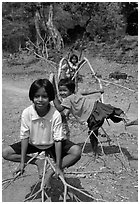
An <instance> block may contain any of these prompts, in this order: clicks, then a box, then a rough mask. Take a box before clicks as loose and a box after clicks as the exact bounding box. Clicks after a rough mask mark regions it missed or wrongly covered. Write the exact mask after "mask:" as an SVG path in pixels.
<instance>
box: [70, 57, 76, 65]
mask: <svg viewBox="0 0 140 204" xmlns="http://www.w3.org/2000/svg"><path fill="white" fill-rule="evenodd" d="M71 62H72V63H73V64H76V63H77V58H76V57H75V56H74V57H72V59H71Z"/></svg>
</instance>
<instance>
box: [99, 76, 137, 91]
mask: <svg viewBox="0 0 140 204" xmlns="http://www.w3.org/2000/svg"><path fill="white" fill-rule="evenodd" d="M101 81H103V82H105V83H109V84H113V85H115V86H119V87H121V88H124V89H127V90H129V91H132V92H134V93H137V92H136V91H135V90H132V89H129V88H127V87H125V86H122V85H120V84H116V83H114V82H111V81H107V80H104V79H101Z"/></svg>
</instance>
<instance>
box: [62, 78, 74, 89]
mask: <svg viewBox="0 0 140 204" xmlns="http://www.w3.org/2000/svg"><path fill="white" fill-rule="evenodd" d="M60 86H66V87H67V88H68V90H69V91H70V92H71V93H74V92H75V83H74V81H73V80H71V79H69V78H65V79H61V80H60V81H59V83H58V88H59V87H60Z"/></svg>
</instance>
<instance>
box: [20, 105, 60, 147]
mask: <svg viewBox="0 0 140 204" xmlns="http://www.w3.org/2000/svg"><path fill="white" fill-rule="evenodd" d="M25 138H29V141H30V143H31V144H33V145H34V146H36V147H38V148H40V149H42V148H44V147H45V148H49V147H50V146H52V145H53V144H54V141H59V140H62V139H64V137H63V135H62V118H61V114H60V113H59V112H58V111H57V110H56V109H55V107H54V106H52V105H50V110H49V112H48V113H47V114H46V115H45V116H44V117H40V116H39V115H38V114H37V112H36V110H35V108H34V105H31V106H29V107H28V108H26V109H24V111H23V113H22V117H21V128H20V139H21V140H22V139H25Z"/></svg>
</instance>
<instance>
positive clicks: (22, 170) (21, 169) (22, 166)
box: [13, 163, 25, 175]
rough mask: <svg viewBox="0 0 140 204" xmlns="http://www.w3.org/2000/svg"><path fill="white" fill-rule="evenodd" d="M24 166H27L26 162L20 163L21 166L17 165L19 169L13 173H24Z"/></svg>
mask: <svg viewBox="0 0 140 204" xmlns="http://www.w3.org/2000/svg"><path fill="white" fill-rule="evenodd" d="M24 168H25V164H24V163H20V164H19V166H18V167H17V169H16V170H15V171H14V172H13V174H14V175H15V174H17V173H19V172H20V174H23V173H24Z"/></svg>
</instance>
